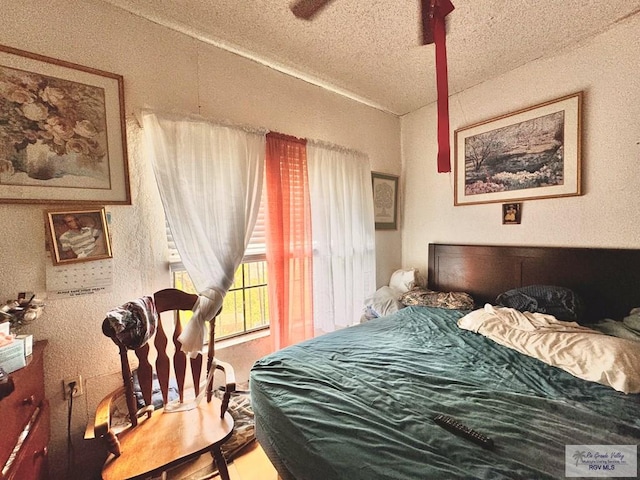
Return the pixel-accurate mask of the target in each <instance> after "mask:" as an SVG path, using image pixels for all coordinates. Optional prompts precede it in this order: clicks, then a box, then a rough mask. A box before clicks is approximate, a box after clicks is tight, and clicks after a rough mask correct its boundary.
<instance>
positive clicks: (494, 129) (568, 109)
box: [454, 92, 582, 205]
mask: <svg viewBox="0 0 640 480" xmlns="http://www.w3.org/2000/svg"><path fill="white" fill-rule="evenodd" d="M581 108H582V92H578V93H575V94H572V95H568V96H566V97H562V98H558V99H556V100H552V101H549V102H546V103H542V104H539V105H535V106H532V107H529V108H526V109H524V110H519V111H517V112H513V113H510V114H507V115H502V116H500V117H496V118H492V119H489V120H486V121H483V122H480V123H476V124H474V125H470V126H468V127H464V128H461V129H459V130H456V132H455V162H454V177H455V184H454V197H455V198H454V205H473V204H479V203H492V202H511V201H515V200H531V199H536V198H552V197H564V196H571V195H580V193H581V191H580V190H581V185H580V184H581V175H580V163H581V159H580V143H581V132H580V128H581V125H580V122H581V121H580V115H581Z"/></svg>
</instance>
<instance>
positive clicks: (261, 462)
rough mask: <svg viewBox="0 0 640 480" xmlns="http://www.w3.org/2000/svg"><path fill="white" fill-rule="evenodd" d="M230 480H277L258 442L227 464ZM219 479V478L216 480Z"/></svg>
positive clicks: (276, 475)
mask: <svg viewBox="0 0 640 480" xmlns="http://www.w3.org/2000/svg"><path fill="white" fill-rule="evenodd" d="M229 475H230V476H231V480H277V478H278V474H277V473H276V469H275V468H273V465H271V462H270V461H269V459H268V458H267V456H266V455H265V453H264V451H263V450H262V448H260V445H259V444H258V442H254V445H253V446H251V447H248V449H247V452H246V453H244V454H243V455H241V456H239V457H237V458H235V459H234V460H233V462H231V463H230V464H229ZM218 478H220V477H219V476H218V477H216V479H218Z"/></svg>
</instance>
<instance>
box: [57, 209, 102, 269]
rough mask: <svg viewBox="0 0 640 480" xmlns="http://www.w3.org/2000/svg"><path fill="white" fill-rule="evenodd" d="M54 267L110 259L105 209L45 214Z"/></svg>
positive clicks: (61, 211)
mask: <svg viewBox="0 0 640 480" xmlns="http://www.w3.org/2000/svg"><path fill="white" fill-rule="evenodd" d="M45 215H46V230H47V232H48V242H49V246H50V248H49V250H50V251H51V260H52V261H53V264H54V265H63V264H67V263H77V262H89V261H92V260H103V259H107V258H113V253H112V251H111V239H110V237H109V226H108V222H107V215H106V212H105V209H104V207H95V208H91V207H87V208H82V209H77V210H55V211H48V212H45Z"/></svg>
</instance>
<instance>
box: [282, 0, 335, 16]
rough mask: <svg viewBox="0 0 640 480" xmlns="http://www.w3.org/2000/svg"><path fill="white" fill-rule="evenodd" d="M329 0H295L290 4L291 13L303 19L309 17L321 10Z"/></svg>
mask: <svg viewBox="0 0 640 480" xmlns="http://www.w3.org/2000/svg"><path fill="white" fill-rule="evenodd" d="M329 2H331V0H296V1H295V2H293V3H292V4H291V6H290V8H291V11H292V12H293V14H294V15H295V16H296V17H298V18H302V19H304V20H311V18H312V17H313V16H314V15H315V14H316V13H318V12H319V11H320V10H322V9H323V8H324V7H325V6H327V4H329Z"/></svg>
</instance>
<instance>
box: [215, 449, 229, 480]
mask: <svg viewBox="0 0 640 480" xmlns="http://www.w3.org/2000/svg"><path fill="white" fill-rule="evenodd" d="M211 455H212V456H213V459H214V460H215V461H216V466H217V467H218V472H219V473H220V478H221V479H222V480H231V477H229V470H228V468H227V461H226V460H225V458H224V455H222V450H220V447H213V449H212V451H211Z"/></svg>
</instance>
